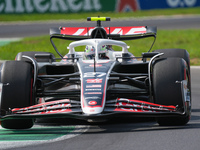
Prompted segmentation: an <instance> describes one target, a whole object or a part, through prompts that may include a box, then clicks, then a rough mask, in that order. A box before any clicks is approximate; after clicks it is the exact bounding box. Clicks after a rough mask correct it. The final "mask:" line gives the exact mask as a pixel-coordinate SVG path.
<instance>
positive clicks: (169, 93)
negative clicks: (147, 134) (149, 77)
mask: <svg viewBox="0 0 200 150" xmlns="http://www.w3.org/2000/svg"><path fill="white" fill-rule="evenodd" d="M188 76H189V73H188V72H187V65H186V62H185V60H183V59H182V58H176V57H174V58H163V59H158V60H156V61H155V63H154V65H153V81H152V82H153V97H154V101H155V103H157V104H161V105H173V106H178V108H179V109H180V111H182V112H184V111H185V112H186V113H185V114H184V115H183V116H178V117H163V118H157V122H158V124H159V125H185V124H187V123H188V121H189V119H190V113H191V104H190V103H191V96H190V89H189V88H190V86H187V91H188V96H189V97H190V98H189V101H188V102H187V103H188V105H186V110H185V109H184V107H185V106H184V104H183V103H184V102H185V99H184V97H183V95H182V90H183V89H182V85H181V83H180V82H181V81H184V80H185V81H187V84H190V83H189V77H188Z"/></svg>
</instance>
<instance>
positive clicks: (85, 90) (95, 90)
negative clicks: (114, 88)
mask: <svg viewBox="0 0 200 150" xmlns="http://www.w3.org/2000/svg"><path fill="white" fill-rule="evenodd" d="M85 91H101V89H85Z"/></svg>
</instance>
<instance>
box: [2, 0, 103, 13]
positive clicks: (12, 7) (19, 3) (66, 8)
mask: <svg viewBox="0 0 200 150" xmlns="http://www.w3.org/2000/svg"><path fill="white" fill-rule="evenodd" d="M101 9H102V4H101V2H100V0H1V1H0V13H49V12H50V13H56V12H60V13H66V12H71V13H76V12H83V11H85V12H88V11H100V10H101Z"/></svg>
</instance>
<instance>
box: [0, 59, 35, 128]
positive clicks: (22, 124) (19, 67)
mask: <svg viewBox="0 0 200 150" xmlns="http://www.w3.org/2000/svg"><path fill="white" fill-rule="evenodd" d="M32 79H33V69H32V66H31V64H30V63H28V62H25V61H6V62H5V63H4V64H3V65H2V69H1V77H0V80H1V81H0V82H1V83H2V84H3V87H2V95H1V100H0V109H1V116H4V115H7V114H9V112H10V109H13V108H22V107H27V106H30V105H32V104H33V103H34V100H33V98H32V95H33V94H32V84H33V83H32ZM1 126H2V127H3V128H7V129H28V128H31V127H32V126H33V119H9V120H2V121H1Z"/></svg>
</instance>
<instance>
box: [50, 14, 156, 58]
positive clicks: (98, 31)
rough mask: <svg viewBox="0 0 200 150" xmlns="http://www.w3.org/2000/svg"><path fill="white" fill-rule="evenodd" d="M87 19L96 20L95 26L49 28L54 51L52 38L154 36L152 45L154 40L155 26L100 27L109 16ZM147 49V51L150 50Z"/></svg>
mask: <svg viewBox="0 0 200 150" xmlns="http://www.w3.org/2000/svg"><path fill="white" fill-rule="evenodd" d="M87 21H97V25H96V27H59V28H51V29H50V36H51V37H50V41H51V44H52V46H53V47H54V49H55V50H56V52H57V53H58V54H59V55H60V57H61V58H63V56H62V55H61V54H60V53H59V51H58V49H57V48H56V46H55V44H54V42H53V40H52V39H53V38H59V39H66V40H74V41H75V40H83V39H90V38H91V39H95V38H102V39H113V40H120V41H121V40H134V39H140V38H147V37H154V41H153V43H152V45H151V48H152V47H153V45H154V43H155V40H156V33H157V27H150V26H125V27H102V26H101V21H110V17H88V18H87ZM151 48H150V49H149V51H150V50H151Z"/></svg>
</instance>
